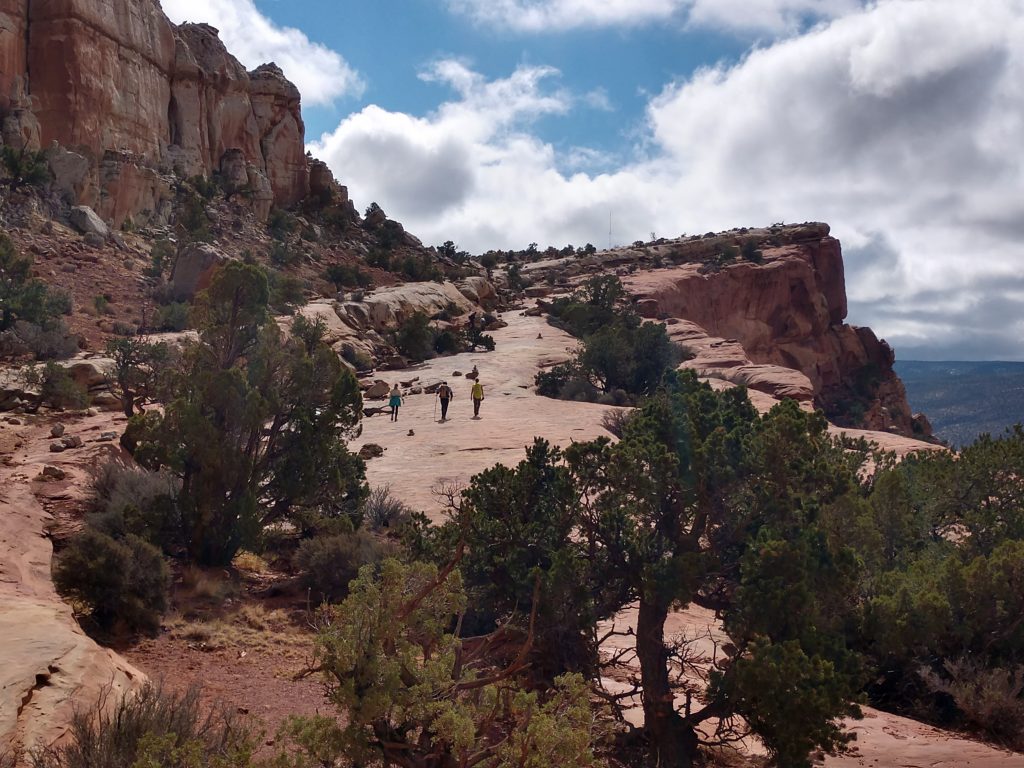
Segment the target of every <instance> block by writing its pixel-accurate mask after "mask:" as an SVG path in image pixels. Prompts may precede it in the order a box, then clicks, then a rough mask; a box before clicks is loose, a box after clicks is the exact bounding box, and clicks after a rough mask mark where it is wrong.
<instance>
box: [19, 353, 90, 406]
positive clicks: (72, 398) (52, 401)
mask: <svg viewBox="0 0 1024 768" xmlns="http://www.w3.org/2000/svg"><path fill="white" fill-rule="evenodd" d="M25 380H26V382H27V383H28V384H30V385H33V386H37V387H39V391H40V404H42V405H49V406H50V407H51V408H58V409H64V408H70V409H76V408H84V407H85V406H86V405H87V404H88V402H89V395H88V393H87V392H86V391H85V389H84V388H83V387H82V386H81V385H79V384H78V383H77V382H76V381H75V380H74V379H73V378H71V374H69V373H68V372H67V369H65V368H63V367H61V366H59V365H57V364H56V363H54V362H49V363H47V364H46V365H45V366H43V367H42V368H36V367H34V368H29V369H28V371H26V374H25Z"/></svg>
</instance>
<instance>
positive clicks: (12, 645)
mask: <svg viewBox="0 0 1024 768" xmlns="http://www.w3.org/2000/svg"><path fill="white" fill-rule="evenodd" d="M109 428H110V419H109V417H107V416H103V415H100V416H95V417H89V418H88V419H85V420H81V421H76V422H75V423H74V425H73V427H72V431H73V434H72V435H71V436H70V437H72V438H74V439H73V440H71V441H70V442H71V443H72V444H76V445H77V447H76V448H75V449H74V450H66V451H61V452H60V453H59V458H57V457H55V455H54V453H53V452H52V451H51V450H50V449H49V443H50V440H51V435H52V434H54V432H51V429H50V425H49V424H46V423H37V424H32V425H29V426H16V427H15V426H12V425H10V424H3V425H0V458H2V459H3V461H0V482H2V486H3V489H4V490H3V493H2V494H0V755H3V754H9V753H11V752H13V753H17V752H19V751H21V750H29V749H33V748H37V747H46V746H50V745H52V744H54V743H55V742H57V741H58V740H59V739H60V738H62V737H63V736H65V735H66V733H67V729H68V724H69V723H70V721H71V718H72V716H73V715H74V714H75V712H76V711H84V710H88V709H90V708H91V707H93V706H95V705H96V703H97V701H99V699H100V697H101V695H105V696H106V700H107V702H108V703H110V704H113V703H115V702H116V701H117V700H118V699H119V698H120V696H121V695H123V694H124V693H125V692H126V691H129V690H131V689H133V688H134V687H135V686H137V685H139V684H140V683H142V682H144V680H145V677H144V675H143V674H142V673H141V672H139V671H138V670H137V669H135V668H134V667H132V666H131V665H130V664H128V663H127V662H126V661H125V660H124V659H122V658H121V657H119V656H118V655H117V654H115V653H114V652H113V651H111V650H108V649H105V648H101V647H100V646H98V645H97V644H96V643H95V642H94V641H93V640H92V639H90V638H89V637H88V636H86V634H85V633H84V632H83V631H82V630H81V629H80V628H79V626H78V623H77V622H76V621H75V617H74V614H73V611H72V608H71V606H70V605H68V604H66V603H64V602H63V601H62V600H61V599H60V597H59V596H58V595H57V593H56V592H55V591H54V587H53V583H52V581H51V578H50V568H51V560H52V556H53V544H52V542H51V540H50V538H49V537H48V536H46V535H44V534H45V530H46V527H47V525H48V524H49V523H51V522H52V517H51V516H50V515H49V514H48V513H47V512H46V510H45V509H44V506H43V504H42V503H41V500H44V501H45V500H51V499H63V500H67V499H71V498H79V499H80V500H84V497H83V496H82V491H81V490H80V489H87V488H89V486H90V469H91V467H93V466H95V463H96V462H97V461H98V457H99V450H100V449H99V448H98V446H99V445H100V442H99V441H97V440H93V439H92V438H91V437H90V438H89V439H88V440H87V441H86V442H85V444H84V446H83V441H82V439H81V437H80V435H81V434H86V435H92V434H98V433H99V432H100V431H102V430H103V429H109ZM66 437H67V436H66ZM48 466H49V467H55V469H56V470H59V471H54V469H51V470H50V472H48V473H47V472H44V471H43V470H44V469H45V468H46V467H48ZM31 478H37V479H36V480H32V479H31ZM40 478H42V481H40ZM76 494H77V496H76Z"/></svg>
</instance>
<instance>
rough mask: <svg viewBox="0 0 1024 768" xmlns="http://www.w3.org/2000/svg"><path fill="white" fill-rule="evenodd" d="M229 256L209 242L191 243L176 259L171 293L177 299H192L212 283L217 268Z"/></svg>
mask: <svg viewBox="0 0 1024 768" xmlns="http://www.w3.org/2000/svg"><path fill="white" fill-rule="evenodd" d="M227 261H228V257H227V256H226V255H225V254H224V253H222V252H221V251H219V250H218V249H217V248H215V247H214V246H212V245H210V244H209V243H189V244H188V245H186V246H185V247H184V248H182V249H181V250H180V251H178V257H177V258H176V259H175V260H174V269H173V270H171V279H170V283H171V294H172V295H173V296H174V298H175V299H176V300H177V301H186V300H189V299H191V298H192V297H193V296H195V295H196V293H198V292H199V291H202V290H203V289H204V288H206V286H207V285H209V284H210V279H211V278H212V277H213V274H214V272H216V271H217V268H218V267H220V266H221V265H223V264H224V263H226V262H227Z"/></svg>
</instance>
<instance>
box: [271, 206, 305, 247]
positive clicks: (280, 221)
mask: <svg viewBox="0 0 1024 768" xmlns="http://www.w3.org/2000/svg"><path fill="white" fill-rule="evenodd" d="M298 226H299V221H298V219H296V218H295V216H293V215H292V214H290V213H288V211H282V210H281V209H280V208H275V209H274V210H272V211H271V212H270V215H269V216H268V217H267V229H268V230H270V234H271V235H272V236H273V237H274V239H275V240H285V239H287V237H288V235H290V234H292V232H294V231H295V230H296V229H297V228H298Z"/></svg>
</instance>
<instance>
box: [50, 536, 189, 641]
mask: <svg viewBox="0 0 1024 768" xmlns="http://www.w3.org/2000/svg"><path fill="white" fill-rule="evenodd" d="M169 581H170V574H169V571H168V568H167V563H165V562H164V559H163V557H162V556H161V554H160V551H159V550H158V549H156V547H154V546H153V545H152V544H149V543H147V542H145V541H143V540H142V539H140V538H139V537H137V536H133V535H131V534H129V535H127V536H125V537H124V538H123V539H121V540H115V539H113V538H111V537H110V536H107V535H106V534H104V533H101V532H99V531H97V530H94V529H92V528H86V529H85V530H84V531H82V532H81V533H80V534H78V535H77V536H75V537H74V538H73V539H72V540H71V543H70V544H69V545H68V547H67V549H66V550H65V551H64V552H63V553H62V554H61V556H60V557H59V558H58V559H57V563H56V566H55V568H54V572H53V582H54V585H55V586H56V587H57V591H58V592H60V593H61V595H63V596H64V597H68V598H71V599H72V600H75V601H76V602H78V603H81V604H82V605H84V606H87V607H88V609H89V612H90V614H91V616H92V619H93V621H95V622H96V624H97V625H98V626H99V627H100V628H101V629H103V630H106V631H110V630H114V629H123V630H125V631H127V632H132V633H134V632H149V633H152V632H156V630H158V629H159V628H160V618H161V616H163V614H164V612H165V611H166V610H167V589H168V585H169Z"/></svg>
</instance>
